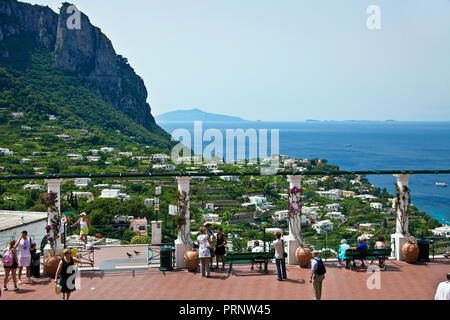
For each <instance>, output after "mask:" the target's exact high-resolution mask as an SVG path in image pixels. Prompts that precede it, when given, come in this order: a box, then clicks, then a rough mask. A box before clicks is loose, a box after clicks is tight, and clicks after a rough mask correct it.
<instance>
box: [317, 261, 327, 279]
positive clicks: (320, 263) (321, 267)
mask: <svg viewBox="0 0 450 320" xmlns="http://www.w3.org/2000/svg"><path fill="white" fill-rule="evenodd" d="M316 261H317V270H316V275H318V276H321V275H323V274H325V273H327V269H326V268H325V264H324V263H323V261H322V259H320V258H319V259H316Z"/></svg>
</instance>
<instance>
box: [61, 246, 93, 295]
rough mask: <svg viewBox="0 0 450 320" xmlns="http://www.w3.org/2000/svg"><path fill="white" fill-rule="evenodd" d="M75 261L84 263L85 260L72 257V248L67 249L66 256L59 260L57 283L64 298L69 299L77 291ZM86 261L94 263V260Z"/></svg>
mask: <svg viewBox="0 0 450 320" xmlns="http://www.w3.org/2000/svg"><path fill="white" fill-rule="evenodd" d="M75 263H79V264H83V263H84V262H83V261H81V260H78V259H76V258H74V257H72V250H70V249H65V250H64V256H63V258H62V259H61V261H60V262H59V265H58V269H57V270H56V275H55V283H58V282H59V285H60V286H61V292H62V294H63V298H62V300H69V298H70V294H71V293H72V292H74V291H75V276H74V274H75V267H74V266H75ZM86 263H87V264H90V265H91V266H93V265H94V263H93V262H86ZM68 281H70V282H68Z"/></svg>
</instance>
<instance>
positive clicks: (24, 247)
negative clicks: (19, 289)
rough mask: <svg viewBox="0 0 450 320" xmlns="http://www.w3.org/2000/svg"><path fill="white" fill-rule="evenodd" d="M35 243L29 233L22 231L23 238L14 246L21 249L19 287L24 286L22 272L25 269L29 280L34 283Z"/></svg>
mask: <svg viewBox="0 0 450 320" xmlns="http://www.w3.org/2000/svg"><path fill="white" fill-rule="evenodd" d="M33 244H34V242H33V240H31V238H30V237H28V232H27V231H22V236H21V237H20V238H19V240H17V242H16V245H15V246H14V248H15V249H17V247H19V282H18V283H19V285H20V284H22V280H21V278H22V270H23V267H25V269H26V273H27V280H28V282H29V283H32V280H31V252H30V250H31V247H32V246H33Z"/></svg>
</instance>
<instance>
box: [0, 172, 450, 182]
mask: <svg viewBox="0 0 450 320" xmlns="http://www.w3.org/2000/svg"><path fill="white" fill-rule="evenodd" d="M384 174H388V175H392V174H450V170H355V171H348V170H309V171H282V172H276V173H273V174H270V175H273V176H287V175H305V176H312V175H327V176H342V175H384ZM261 175H264V173H262V172H261V171H252V172H218V173H215V172H143V173H81V174H46V175H2V176H0V181H1V180H47V179H73V178H115V179H120V178H124V179H127V178H157V177H221V176H261Z"/></svg>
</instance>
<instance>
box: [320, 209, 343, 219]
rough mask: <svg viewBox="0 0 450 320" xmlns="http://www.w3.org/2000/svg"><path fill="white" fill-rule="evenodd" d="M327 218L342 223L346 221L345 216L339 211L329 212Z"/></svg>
mask: <svg viewBox="0 0 450 320" xmlns="http://www.w3.org/2000/svg"><path fill="white" fill-rule="evenodd" d="M325 216H326V217H328V218H330V219H331V220H341V221H344V220H345V216H344V215H343V214H342V213H340V212H337V211H332V212H328V213H327V214H326V215H325Z"/></svg>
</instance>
